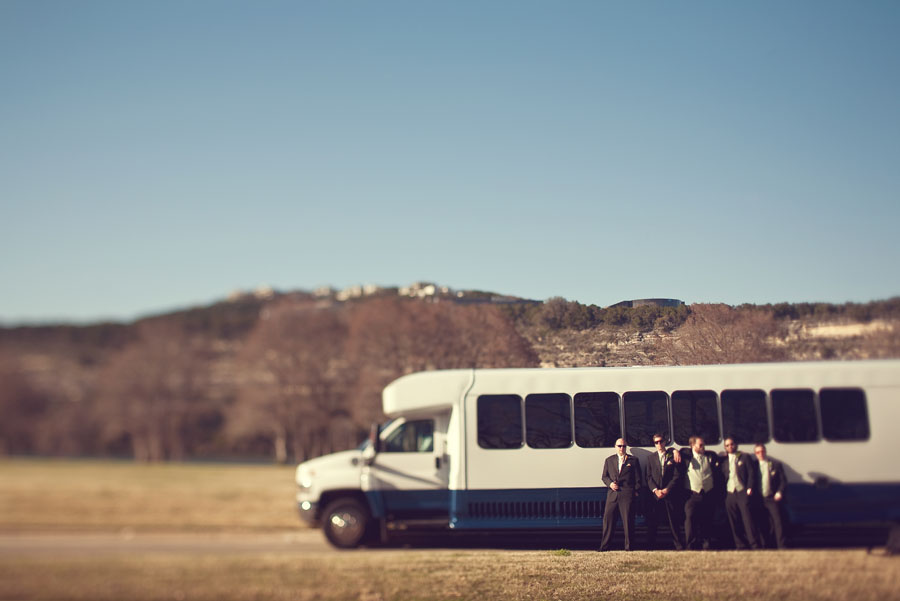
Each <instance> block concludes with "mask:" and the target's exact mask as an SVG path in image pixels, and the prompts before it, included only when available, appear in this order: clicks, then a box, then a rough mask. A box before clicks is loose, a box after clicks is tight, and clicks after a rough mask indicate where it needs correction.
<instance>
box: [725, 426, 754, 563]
mask: <svg viewBox="0 0 900 601" xmlns="http://www.w3.org/2000/svg"><path fill="white" fill-rule="evenodd" d="M721 465H722V476H723V477H724V478H725V514H726V515H727V516H728V525H729V526H731V536H732V538H733V539H734V546H735V548H736V549H738V550H739V551H740V550H746V549H747V548H748V547H749V548H751V549H759V544H758V543H757V542H756V526H755V525H754V523H753V514H752V513H751V512H750V498H751V497H752V496H753V483H754V480H755V467H756V466H755V465H754V461H753V460H752V459H751V458H750V456H749V455H747V454H746V453H741V452H740V451H739V450H738V448H737V443H736V442H735V441H734V439H733V438H730V437H729V438H726V439H725V455H723V456H722V464H721Z"/></svg>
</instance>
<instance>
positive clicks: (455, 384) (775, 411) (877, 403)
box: [296, 360, 900, 547]
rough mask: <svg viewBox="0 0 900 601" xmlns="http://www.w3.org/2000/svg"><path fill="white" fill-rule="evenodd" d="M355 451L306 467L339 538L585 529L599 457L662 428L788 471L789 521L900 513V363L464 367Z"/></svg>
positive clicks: (301, 496) (311, 518) (598, 492)
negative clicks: (769, 460) (757, 448)
mask: <svg viewBox="0 0 900 601" xmlns="http://www.w3.org/2000/svg"><path fill="white" fill-rule="evenodd" d="M383 403H384V413H385V415H387V416H388V417H390V418H392V419H391V420H390V421H389V422H388V423H386V424H384V425H383V426H382V427H380V428H373V435H372V436H371V437H370V439H369V441H367V442H365V443H363V445H362V446H361V447H360V448H359V449H356V450H351V451H344V452H341V453H335V454H332V455H328V456H325V457H319V458H317V459H313V460H311V461H307V462H305V463H302V464H300V465H299V466H298V467H297V471H296V480H297V485H298V487H299V489H298V492H297V502H298V506H299V511H300V514H301V517H302V518H303V519H304V520H305V521H307V522H308V523H310V524H312V525H317V526H321V527H322V528H323V530H324V532H325V536H326V537H327V538H328V540H329V541H330V542H331V543H332V544H334V545H336V546H338V547H354V546H356V545H358V544H360V543H362V542H364V541H365V540H367V539H368V538H369V537H376V538H377V537H378V535H379V534H380V535H381V537H382V538H383V537H385V536H386V535H387V533H388V532H389V531H391V530H393V529H413V528H417V527H432V528H433V527H439V528H445V529H453V530H457V531H483V530H494V531H496V530H542V529H543V530H546V529H559V530H589V529H599V528H600V527H601V524H602V513H603V511H602V510H603V505H604V501H605V498H606V487H605V485H604V484H603V482H602V481H601V479H600V476H601V474H600V472H601V467H602V464H603V461H604V459H605V458H606V457H608V456H609V455H611V454H612V453H613V452H614V444H615V440H616V439H617V438H620V437H624V438H625V440H626V442H627V443H628V445H629V446H630V447H631V449H630V451H631V452H632V453H633V454H634V455H635V456H637V457H638V458H639V459H641V460H642V461H646V457H648V456H649V454H650V453H651V452H652V451H651V449H652V437H653V434H654V433H655V432H662V433H664V434H665V435H666V436H667V438H668V440H669V441H670V442H669V444H670V445H672V444H674V445H679V446H686V445H687V443H688V438H689V437H690V436H692V435H700V436H702V437H703V438H704V439H705V441H706V442H707V448H708V449H711V450H714V451H721V450H722V448H723V447H722V441H723V438H724V437H732V438H734V439H735V441H736V442H737V443H738V445H743V450H744V451H747V452H749V453H751V454H752V451H753V449H752V445H753V444H754V443H757V442H763V443H766V445H767V447H768V452H769V455H770V456H771V457H773V458H775V459H778V460H780V461H781V462H782V463H783V464H784V466H785V470H786V473H787V476H788V481H789V485H788V492H787V495H786V503H787V509H788V515H789V518H790V520H791V522H792V523H794V524H850V523H863V522H866V523H876V524H885V525H888V524H892V523H895V522H898V521H900V468H898V466H897V461H896V460H895V458H896V457H897V448H898V447H897V444H898V443H897V440H896V439H897V438H898V433H900V432H898V430H900V360H879V361H852V362H804V363H767V364H745V365H714V366H694V367H627V368H574V369H538V368H535V369H484V370H482V369H470V370H448V371H432V372H422V373H415V374H410V375H407V376H403V377H401V378H399V379H397V380H395V381H394V382H392V383H391V384H390V385H388V386H387V388H385V390H384V395H383Z"/></svg>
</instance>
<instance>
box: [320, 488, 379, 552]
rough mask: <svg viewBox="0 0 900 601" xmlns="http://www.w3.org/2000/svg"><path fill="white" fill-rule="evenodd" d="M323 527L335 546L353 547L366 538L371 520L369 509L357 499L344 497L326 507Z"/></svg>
mask: <svg viewBox="0 0 900 601" xmlns="http://www.w3.org/2000/svg"><path fill="white" fill-rule="evenodd" d="M324 518H325V519H324V520H323V521H322V529H323V530H324V532H325V538H327V539H328V542H330V543H331V544H332V545H334V546H335V547H340V548H341V549H352V548H353V547H356V546H358V545H359V544H360V543H361V542H362V541H363V539H364V538H365V535H366V531H367V529H368V528H369V523H370V522H371V519H372V518H371V516H370V515H369V509H368V508H367V507H366V506H365V505H363V504H362V503H361V502H359V501H358V500H356V499H352V498H343V499H337V500H335V501H332V502H331V503H329V504H328V506H327V507H325V512H324Z"/></svg>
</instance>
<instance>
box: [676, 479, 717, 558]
mask: <svg viewBox="0 0 900 601" xmlns="http://www.w3.org/2000/svg"><path fill="white" fill-rule="evenodd" d="M689 495H690V496H689V497H688V500H687V503H685V504H684V537H685V543H686V545H685V546H686V548H688V549H700V548H701V546H702V548H703V549H708V548H709V543H710V541H711V540H712V529H713V517H714V514H715V511H716V506H715V502H714V501H713V492H712V491H709V492H693V491H691V492H690V493H689Z"/></svg>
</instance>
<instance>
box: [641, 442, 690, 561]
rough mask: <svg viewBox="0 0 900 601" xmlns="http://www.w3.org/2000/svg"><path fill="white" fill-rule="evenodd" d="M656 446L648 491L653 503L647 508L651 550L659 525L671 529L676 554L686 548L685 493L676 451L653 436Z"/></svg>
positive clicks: (648, 540)
mask: <svg viewBox="0 0 900 601" xmlns="http://www.w3.org/2000/svg"><path fill="white" fill-rule="evenodd" d="M653 446H654V447H655V448H656V453H654V454H652V455H650V457H648V458H647V488H649V489H650V502H649V504H648V507H647V547H648V548H651V549H652V548H653V546H654V545H655V543H656V530H657V528H658V526H659V523H660V522H661V521H662V523H663V524H665V525H667V526H668V527H669V531H670V532H671V533H672V544H673V546H674V547H675V550H676V551H680V550H681V549H682V548H683V547H684V546H683V545H682V543H681V525H680V521H681V520H680V517H681V516H680V511H679V507H678V498H679V497H680V493H681V490H680V489H679V485H680V484H681V474H680V466H679V462H678V461H677V459H676V457H675V456H676V455H677V453H675V452H674V449H666V439H665V437H664V436H663V435H662V434H659V433H657V434H654V435H653Z"/></svg>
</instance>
